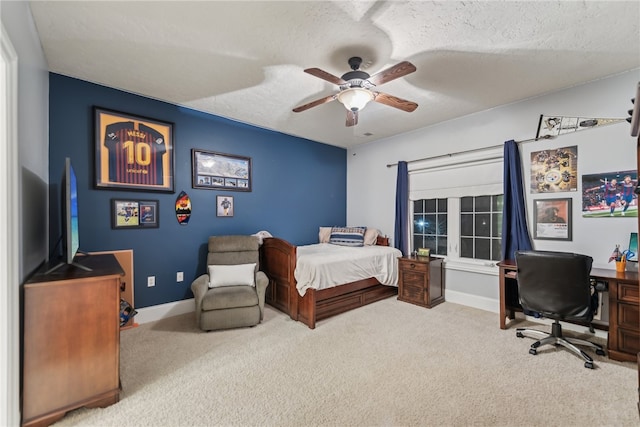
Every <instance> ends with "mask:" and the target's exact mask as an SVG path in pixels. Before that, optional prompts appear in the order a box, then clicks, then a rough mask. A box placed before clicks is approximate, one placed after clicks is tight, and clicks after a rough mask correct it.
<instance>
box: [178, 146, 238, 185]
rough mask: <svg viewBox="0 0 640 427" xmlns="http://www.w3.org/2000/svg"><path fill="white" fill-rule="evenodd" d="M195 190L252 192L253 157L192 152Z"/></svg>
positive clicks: (202, 151)
mask: <svg viewBox="0 0 640 427" xmlns="http://www.w3.org/2000/svg"><path fill="white" fill-rule="evenodd" d="M191 168H192V170H193V175H192V186H193V188H206V189H209V190H233V191H251V157H243V156H234V155H231V154H223V153H216V152H214V151H204V150H197V149H192V150H191Z"/></svg>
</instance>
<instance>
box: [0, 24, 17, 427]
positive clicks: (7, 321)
mask: <svg viewBox="0 0 640 427" xmlns="http://www.w3.org/2000/svg"><path fill="white" fill-rule="evenodd" d="M0 29H1V30H2V38H1V39H0V45H1V49H0V50H1V52H2V54H1V55H0V102H1V104H0V203H1V204H2V205H3V208H2V209H0V349H2V350H0V425H6V426H10V425H19V424H20V316H19V313H20V307H19V303H20V300H19V290H20V287H19V285H20V284H19V280H20V279H19V268H20V253H21V252H20V251H21V245H20V235H19V233H20V232H19V230H20V229H21V224H20V216H19V215H18V202H19V199H18V191H19V189H20V183H19V175H18V168H19V165H20V163H19V161H18V160H19V159H18V55H17V54H16V51H15V49H14V48H13V45H12V44H11V41H10V40H9V36H8V34H7V32H6V31H5V29H4V26H3V25H2V23H1V22H0ZM4 349H6V352H5V350H4Z"/></svg>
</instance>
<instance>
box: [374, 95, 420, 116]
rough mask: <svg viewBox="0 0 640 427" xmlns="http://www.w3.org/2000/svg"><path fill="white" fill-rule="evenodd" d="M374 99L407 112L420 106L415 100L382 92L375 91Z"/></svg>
mask: <svg viewBox="0 0 640 427" xmlns="http://www.w3.org/2000/svg"><path fill="white" fill-rule="evenodd" d="M373 94H374V98H373V100H374V101H376V102H379V103H381V104H384V105H388V106H390V107H394V108H398V109H400V110H402V111H406V112H407V113H410V112H412V111H413V110H415V109H416V108H418V104H416V103H415V102H411V101H407V100H406V99H402V98H398V97H397V96H393V95H389V94H386V93H382V92H374V93H373Z"/></svg>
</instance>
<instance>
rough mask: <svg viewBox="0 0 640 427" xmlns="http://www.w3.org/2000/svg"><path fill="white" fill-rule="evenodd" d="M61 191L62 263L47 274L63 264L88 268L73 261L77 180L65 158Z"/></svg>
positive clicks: (76, 237) (76, 236)
mask: <svg viewBox="0 0 640 427" xmlns="http://www.w3.org/2000/svg"><path fill="white" fill-rule="evenodd" d="M61 189H62V191H61V192H60V199H61V200H60V204H61V206H62V238H61V240H62V261H61V262H60V263H58V264H57V265H55V266H54V267H53V268H51V269H49V271H48V272H47V273H51V272H52V271H54V270H57V269H58V268H60V267H61V266H63V265H65V264H71V265H74V266H76V267H79V268H82V269H83V270H87V271H91V269H90V268H88V267H86V266H84V265H82V264H80V263H78V262H76V261H75V258H76V255H77V254H78V252H80V231H79V228H78V180H77V178H76V174H75V172H74V170H73V166H71V159H70V158H69V157H67V158H66V159H65V162H64V172H63V174H62V187H61Z"/></svg>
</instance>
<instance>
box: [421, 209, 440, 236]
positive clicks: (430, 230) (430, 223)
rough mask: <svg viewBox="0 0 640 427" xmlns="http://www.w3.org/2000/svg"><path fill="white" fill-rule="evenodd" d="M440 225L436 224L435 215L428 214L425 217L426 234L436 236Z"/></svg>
mask: <svg viewBox="0 0 640 427" xmlns="http://www.w3.org/2000/svg"><path fill="white" fill-rule="evenodd" d="M437 226H438V223H437V222H436V215H435V214H428V215H425V216H424V234H436V230H437V229H438V228H437Z"/></svg>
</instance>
